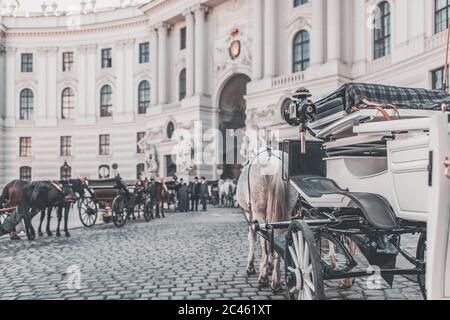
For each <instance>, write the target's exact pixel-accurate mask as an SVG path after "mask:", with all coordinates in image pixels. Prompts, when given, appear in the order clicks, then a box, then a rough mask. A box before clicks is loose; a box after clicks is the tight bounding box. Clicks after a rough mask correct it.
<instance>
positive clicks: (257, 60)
mask: <svg viewBox="0 0 450 320" xmlns="http://www.w3.org/2000/svg"><path fill="white" fill-rule="evenodd" d="M262 3H263V0H252V9H253V17H252V21H253V27H252V33H253V62H252V68H253V80H260V79H261V78H262V52H263V46H262V43H263V39H262V30H263V21H262Z"/></svg>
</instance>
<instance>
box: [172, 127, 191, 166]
mask: <svg viewBox="0 0 450 320" xmlns="http://www.w3.org/2000/svg"><path fill="white" fill-rule="evenodd" d="M177 136H178V143H177V145H176V148H175V149H176V150H175V154H176V158H177V159H176V162H177V171H178V172H180V173H189V172H191V171H192V170H193V169H194V167H195V163H194V143H193V142H192V137H191V136H190V134H189V132H187V133H186V134H182V133H179V134H178V135H177Z"/></svg>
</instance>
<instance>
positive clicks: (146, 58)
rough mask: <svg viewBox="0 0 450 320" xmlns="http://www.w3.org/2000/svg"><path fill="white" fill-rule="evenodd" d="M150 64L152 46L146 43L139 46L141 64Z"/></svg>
mask: <svg viewBox="0 0 450 320" xmlns="http://www.w3.org/2000/svg"><path fill="white" fill-rule="evenodd" d="M149 62H150V44H149V43H148V42H144V43H141V44H139V63H149Z"/></svg>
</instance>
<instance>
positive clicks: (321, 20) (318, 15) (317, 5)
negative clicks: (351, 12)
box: [311, 0, 365, 66]
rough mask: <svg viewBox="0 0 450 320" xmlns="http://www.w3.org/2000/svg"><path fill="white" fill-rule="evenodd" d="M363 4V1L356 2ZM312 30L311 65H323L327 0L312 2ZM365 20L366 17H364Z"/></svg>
mask: <svg viewBox="0 0 450 320" xmlns="http://www.w3.org/2000/svg"><path fill="white" fill-rule="evenodd" d="M356 1H357V2H358V1H359V2H362V1H361V0H356ZM311 5H312V30H311V39H312V40H311V65H313V66H314V65H321V64H323V63H324V62H325V59H324V41H325V30H324V29H325V12H326V11H325V0H314V1H312V4H311ZM362 17H363V18H364V17H365V15H362Z"/></svg>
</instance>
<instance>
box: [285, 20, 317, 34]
mask: <svg viewBox="0 0 450 320" xmlns="http://www.w3.org/2000/svg"><path fill="white" fill-rule="evenodd" d="M285 27H286V29H288V30H289V32H296V31H298V30H301V29H309V30H310V29H311V17H309V16H295V17H293V18H292V19H290V20H288V22H287V23H286V25H285Z"/></svg>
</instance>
